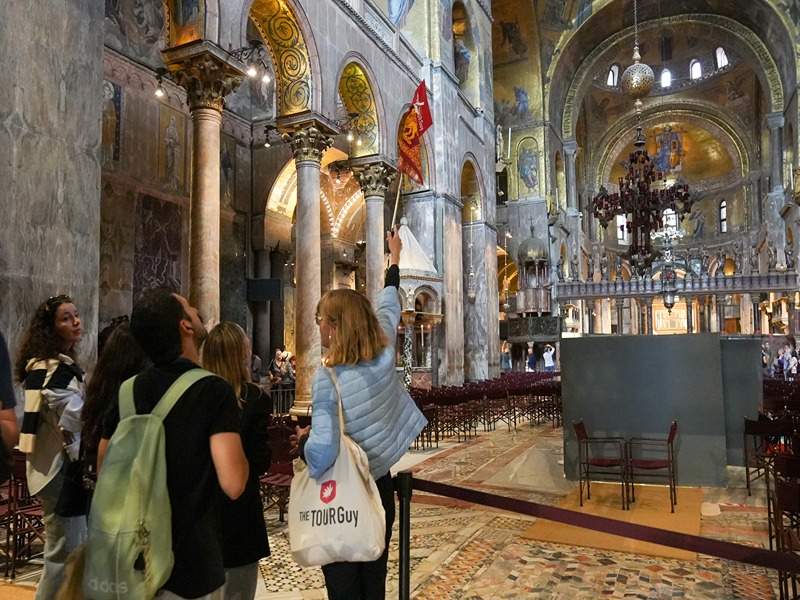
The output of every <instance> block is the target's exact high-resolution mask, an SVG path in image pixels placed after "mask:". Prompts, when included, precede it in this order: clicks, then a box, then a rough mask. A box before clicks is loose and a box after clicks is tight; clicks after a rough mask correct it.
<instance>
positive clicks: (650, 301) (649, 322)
mask: <svg viewBox="0 0 800 600" xmlns="http://www.w3.org/2000/svg"><path fill="white" fill-rule="evenodd" d="M645 308H646V311H647V335H653V333H654V332H655V327H654V323H653V297H652V296H649V297H647V298H645Z"/></svg>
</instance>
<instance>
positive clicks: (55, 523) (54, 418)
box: [15, 295, 86, 600]
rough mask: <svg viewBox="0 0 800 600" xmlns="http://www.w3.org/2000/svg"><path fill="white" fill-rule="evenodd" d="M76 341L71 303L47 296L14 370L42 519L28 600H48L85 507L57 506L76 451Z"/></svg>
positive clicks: (79, 389) (77, 326)
mask: <svg viewBox="0 0 800 600" xmlns="http://www.w3.org/2000/svg"><path fill="white" fill-rule="evenodd" d="M82 333H83V330H82V328H81V318H80V314H79V313H78V309H77V308H75V304H74V303H73V301H72V298H70V297H69V296H66V295H59V296H53V297H51V298H49V299H48V300H47V301H45V302H43V303H42V304H40V305H39V307H38V308H37V309H36V312H35V313H34V315H33V318H32V319H31V322H30V324H29V325H28V329H27V331H26V332H25V336H24V338H23V341H22V345H21V347H20V350H19V353H18V355H17V360H16V363H15V372H16V375H17V378H18V379H19V381H20V382H22V385H23V387H24V389H25V418H24V420H23V422H22V433H21V435H20V439H19V448H20V450H21V451H22V452H24V453H25V454H26V455H27V476H28V489H29V491H30V493H31V494H35V495H37V496H38V498H39V500H40V501H41V503H42V509H43V512H44V526H45V543H44V569H43V571H42V576H41V579H40V580H39V586H38V588H37V590H36V600H48V599H50V598H54V597H55V595H56V592H57V590H58V588H59V586H60V585H61V581H62V579H63V577H64V566H65V563H66V559H67V555H69V553H70V552H71V551H72V550H74V549H75V548H76V547H78V546H79V545H80V544H82V543H83V542H84V540H85V538H86V518H85V516H84V515H85V509H86V507H85V505H84V506H83V507H82V508H81V509H80V510H77V511H75V512H73V511H72V510H71V509H72V507H71V506H65V503H66V504H70V502H68V501H67V502H65V500H66V498H65V497H66V496H68V495H69V494H68V493H67V490H69V489H70V488H71V486H70V485H69V480H70V473H71V472H72V471H74V468H73V467H72V466H71V465H72V464H73V461H77V460H78V455H79V448H80V434H81V410H82V409H83V371H82V370H81V368H80V367H79V366H78V364H77V362H76V358H75V357H76V355H75V349H76V346H77V345H78V342H80V339H81V334H82ZM76 464H77V463H76ZM62 491H64V492H65V493H64V494H62Z"/></svg>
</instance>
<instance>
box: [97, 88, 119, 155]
mask: <svg viewBox="0 0 800 600" xmlns="http://www.w3.org/2000/svg"><path fill="white" fill-rule="evenodd" d="M121 138H122V88H121V87H120V86H119V85H117V84H116V83H114V82H113V81H108V80H104V81H103V127H102V142H101V162H102V165H103V167H107V168H112V169H113V168H114V166H115V165H116V163H118V162H119V155H120V146H121V144H120V141H121Z"/></svg>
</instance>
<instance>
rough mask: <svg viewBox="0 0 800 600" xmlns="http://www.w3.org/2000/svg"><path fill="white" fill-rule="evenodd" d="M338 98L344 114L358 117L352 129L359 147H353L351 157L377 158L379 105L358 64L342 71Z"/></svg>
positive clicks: (355, 118)
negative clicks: (359, 138)
mask: <svg viewBox="0 0 800 600" xmlns="http://www.w3.org/2000/svg"><path fill="white" fill-rule="evenodd" d="M339 98H341V101H342V104H343V105H344V108H345V111H346V112H347V113H349V114H352V113H355V114H356V115H357V116H355V117H354V118H353V122H352V126H353V129H355V130H356V131H358V133H359V135H360V136H361V139H362V144H361V145H360V146H356V145H353V151H352V155H353V157H359V156H367V155H370V154H378V153H379V152H380V146H381V139H380V119H379V117H378V105H377V102H376V98H375V93H374V92H373V89H372V85H371V84H370V80H369V77H367V73H366V71H365V70H364V68H363V67H362V66H361V65H360V64H359V63H357V62H355V61H353V62H350V63H348V64H347V66H345V68H344V69H342V74H341V76H340V77H339Z"/></svg>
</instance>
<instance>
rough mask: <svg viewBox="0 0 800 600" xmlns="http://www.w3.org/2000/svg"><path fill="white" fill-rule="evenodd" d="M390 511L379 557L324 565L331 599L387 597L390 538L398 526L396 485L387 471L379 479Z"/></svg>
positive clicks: (380, 598)
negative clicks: (395, 509) (395, 506)
mask: <svg viewBox="0 0 800 600" xmlns="http://www.w3.org/2000/svg"><path fill="white" fill-rule="evenodd" d="M375 484H376V485H377V486H378V492H379V493H380V495H381V504H383V510H384V511H386V548H384V550H383V554H381V555H380V557H379V558H378V559H376V560H372V561H369V562H340V563H331V564H329V565H325V566H324V567H322V573H323V574H324V575H325V587H326V588H327V589H328V600H384V598H385V597H386V562H387V560H388V558H389V540H390V539H392V525H394V486H393V485H392V476H391V474H390V473H387V474H386V475H384V476H383V477H380V478H379V479H378V480H376V481H375Z"/></svg>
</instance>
